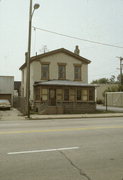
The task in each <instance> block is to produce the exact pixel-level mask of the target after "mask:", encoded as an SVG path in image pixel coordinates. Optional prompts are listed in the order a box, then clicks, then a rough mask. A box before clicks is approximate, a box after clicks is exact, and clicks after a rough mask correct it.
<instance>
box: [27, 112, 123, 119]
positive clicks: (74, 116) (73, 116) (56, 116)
mask: <svg viewBox="0 0 123 180" xmlns="http://www.w3.org/2000/svg"><path fill="white" fill-rule="evenodd" d="M108 117H123V113H100V114H54V115H38V114H35V115H31V116H30V119H31V120H48V119H78V118H108ZM25 118H26V119H27V117H25Z"/></svg>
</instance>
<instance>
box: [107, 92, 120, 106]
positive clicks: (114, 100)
mask: <svg viewBox="0 0 123 180" xmlns="http://www.w3.org/2000/svg"><path fill="white" fill-rule="evenodd" d="M106 103H107V106H115V107H123V92H107V93H106Z"/></svg>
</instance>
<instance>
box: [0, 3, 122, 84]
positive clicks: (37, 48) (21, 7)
mask: <svg viewBox="0 0 123 180" xmlns="http://www.w3.org/2000/svg"><path fill="white" fill-rule="evenodd" d="M34 3H40V8H39V9H38V10H36V11H35V13H34V16H33V23H32V25H33V26H36V27H38V28H42V29H46V30H50V31H55V32H58V33H61V34H66V35H69V36H74V37H78V38H81V39H87V40H91V41H97V42H102V43H107V44H113V45H117V46H121V47H123V0H33V4H34ZM28 18H29V0H0V75H8V76H14V77H15V80H21V72H20V71H19V67H20V66H21V65H22V64H23V63H24V61H25V52H26V51H27V40H28ZM45 45H46V46H47V50H48V51H51V50H54V49H58V48H66V49H68V50H70V51H74V48H75V46H76V45H79V48H80V55H81V56H83V57H85V58H87V59H89V60H91V64H90V65H89V82H91V81H92V80H95V79H98V78H102V77H107V78H110V77H111V75H116V76H117V75H118V74H119V69H118V68H119V59H118V58H116V56H122V57H123V48H115V47H108V46H103V45H99V44H93V43H89V42H85V41H80V40H76V39H70V38H66V37H62V36H58V35H55V34H51V33H47V32H44V31H40V30H36V31H35V30H34V29H33V28H32V50H31V52H32V53H31V54H32V56H33V55H35V53H36V52H37V53H38V54H40V53H43V47H44V46H45Z"/></svg>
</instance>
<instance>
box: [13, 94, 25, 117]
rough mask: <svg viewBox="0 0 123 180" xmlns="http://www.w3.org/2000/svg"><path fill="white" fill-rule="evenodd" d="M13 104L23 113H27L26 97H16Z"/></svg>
mask: <svg viewBox="0 0 123 180" xmlns="http://www.w3.org/2000/svg"><path fill="white" fill-rule="evenodd" d="M13 106H14V107H15V108H17V109H18V110H19V111H20V112H21V113H22V114H23V115H26V114H27V105H26V98H24V97H21V96H18V97H14V99H13Z"/></svg>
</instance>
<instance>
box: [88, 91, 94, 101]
mask: <svg viewBox="0 0 123 180" xmlns="http://www.w3.org/2000/svg"><path fill="white" fill-rule="evenodd" d="M94 92H95V91H94V89H89V101H94V97H95V96H94Z"/></svg>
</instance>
